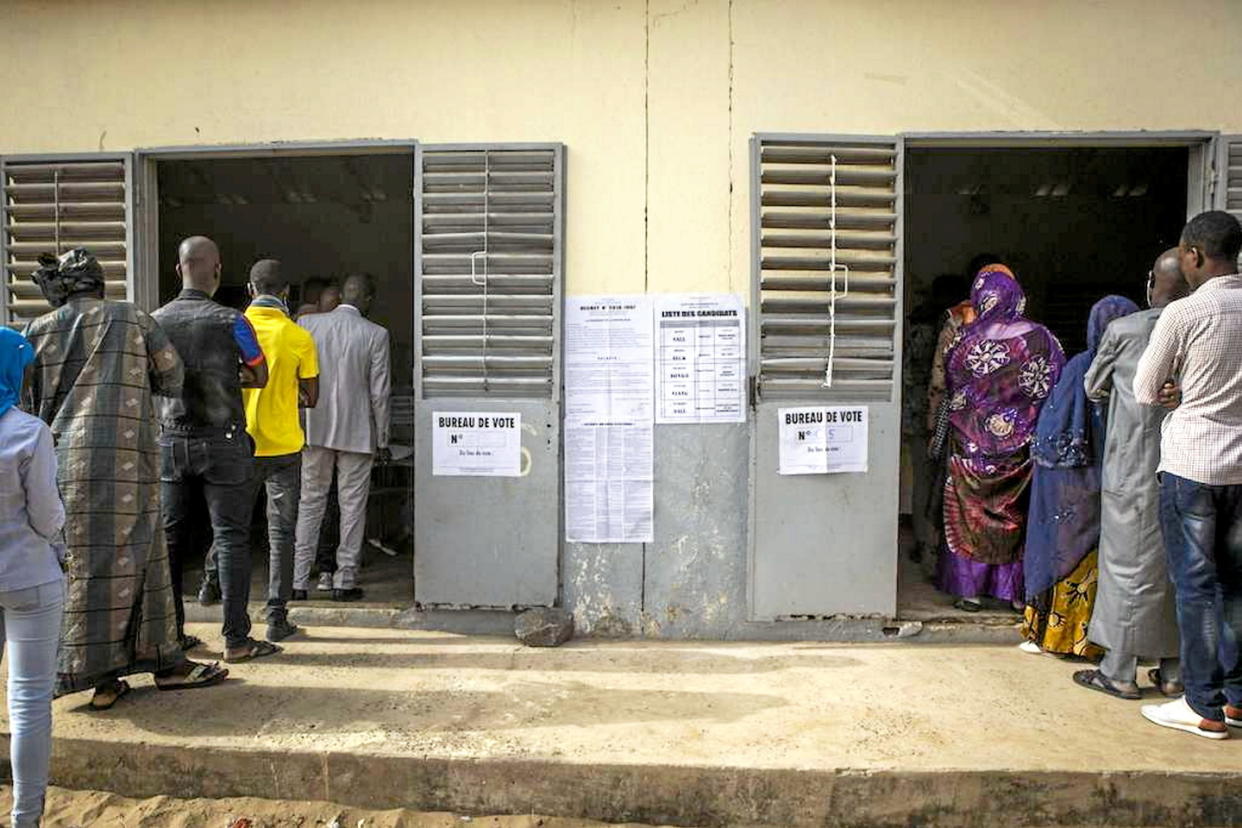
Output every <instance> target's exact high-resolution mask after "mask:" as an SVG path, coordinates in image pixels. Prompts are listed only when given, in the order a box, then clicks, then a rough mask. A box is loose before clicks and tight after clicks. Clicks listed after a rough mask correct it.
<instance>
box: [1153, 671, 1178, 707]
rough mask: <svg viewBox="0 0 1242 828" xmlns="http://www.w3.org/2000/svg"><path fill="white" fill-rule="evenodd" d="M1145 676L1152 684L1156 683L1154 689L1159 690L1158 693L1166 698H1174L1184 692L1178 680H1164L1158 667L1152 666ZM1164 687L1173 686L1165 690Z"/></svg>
mask: <svg viewBox="0 0 1242 828" xmlns="http://www.w3.org/2000/svg"><path fill="white" fill-rule="evenodd" d="M1147 678H1148V679H1149V680H1150V681H1151V683H1152V684H1154V685H1156V689H1157V690H1159V691H1160V695H1162V696H1164V697H1165V698H1166V699H1176V698H1177V697H1178V696H1180V695H1181V694H1182V693H1183V692H1184V690H1183V687H1182V683H1181V682H1178V681H1170V682H1166V681H1165V680H1164V675H1163V674H1162V673H1161V672H1160V668H1159V667H1153V668H1151V669H1150V670H1148V671H1147ZM1165 688H1173V689H1172V690H1167V689H1165Z"/></svg>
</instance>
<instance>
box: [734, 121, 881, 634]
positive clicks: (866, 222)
mask: <svg viewBox="0 0 1242 828" xmlns="http://www.w3.org/2000/svg"><path fill="white" fill-rule="evenodd" d="M751 156H752V157H751V164H752V181H751V187H752V192H751V200H752V208H753V209H752V246H753V254H752V255H753V260H752V301H751V337H750V340H751V347H750V358H751V375H752V389H753V399H752V404H753V406H754V416H753V420H752V439H751V452H752V463H751V468H752V478H751V481H752V484H751V508H750V602H751V603H750V609H751V616H752V617H753V618H755V619H756V620H772V619H784V618H796V617H806V616H826V615H836V614H860V615H871V614H882V615H892V614H893V613H894V612H895V609H896V589H897V509H898V466H899V456H900V442H901V436H900V419H901V418H900V410H901V399H900V390H899V380H900V377H901V371H900V365H901V360H900V347H901V346H900V336H899V333H900V324H899V319H900V318H901V317H900V307H901V244H900V225H901V179H902V176H901V170H902V152H901V141H900V139H897V138H869V137H850V136H844V137H832V136H780V135H760V136H756V137H755V138H754V139H753V140H752V145H751ZM834 159H835V160H834ZM834 219H835V220H834ZM833 262H835V263H836V268H835V278H834V269H833V266H832V265H833ZM834 287H835V294H836V296H835V301H834V299H833V293H834ZM830 362H831V371H829V370H828V369H829V363H830ZM855 403H856V404H865V405H866V406H867V407H868V416H869V439H868V471H866V472H865V473H844V474H820V475H797V476H782V475H781V474H779V444H778V437H779V429H778V412H779V410H780V409H781V408H783V407H789V406H801V405H838V404H855Z"/></svg>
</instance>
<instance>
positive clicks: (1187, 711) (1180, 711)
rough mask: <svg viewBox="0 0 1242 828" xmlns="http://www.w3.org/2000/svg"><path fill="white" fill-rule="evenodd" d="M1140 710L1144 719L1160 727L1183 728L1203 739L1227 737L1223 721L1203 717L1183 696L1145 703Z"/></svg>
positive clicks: (1227, 732)
mask: <svg viewBox="0 0 1242 828" xmlns="http://www.w3.org/2000/svg"><path fill="white" fill-rule="evenodd" d="M1142 712H1143V718H1144V719H1146V720H1147V721H1149V722H1151V723H1152V724H1157V725H1160V726H1161V727H1171V728H1173V729H1174V730H1184V731H1185V732H1187V733H1193V734H1195V735H1196V736H1202V737H1203V738H1205V739H1228V738H1229V728H1228V727H1227V726H1226V725H1225V723H1224V722H1214V721H1211V720H1210V719H1205V718H1203V717H1202V716H1200V715H1199V714H1198V713H1196V712H1195V711H1194V710H1192V709H1191V707H1190V705H1189V704H1187V703H1186V697H1185V696H1182V697H1181V698H1180V699H1174V700H1173V701H1171V702H1165V703H1164V704H1145V705H1143V711H1142Z"/></svg>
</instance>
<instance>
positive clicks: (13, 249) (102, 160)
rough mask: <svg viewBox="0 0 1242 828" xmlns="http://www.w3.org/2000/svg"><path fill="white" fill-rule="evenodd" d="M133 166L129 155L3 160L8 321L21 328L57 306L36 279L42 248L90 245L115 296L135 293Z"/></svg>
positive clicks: (1, 243) (1, 246)
mask: <svg viewBox="0 0 1242 828" xmlns="http://www.w3.org/2000/svg"><path fill="white" fill-rule="evenodd" d="M130 169H131V162H130V156H129V155H128V154H124V155H89V156H72V157H63V156H48V157H44V156H16V157H14V156H9V157H5V158H3V159H0V182H2V183H3V190H4V198H3V200H0V211H2V212H3V232H2V233H0V260H2V261H3V262H4V275H5V288H4V292H3V296H2V297H0V305H2V312H3V321H4V323H5V324H7V325H10V326H12V327H15V328H18V329H20V328H22V327H24V326H25V325H26V323H27V322H29V321H30V320H32V319H34V318H35V317H37V316H40V315H42V314H44V313H47V311H48V310H50V307H49V306H48V304H47V303H46V302H45V301H44V300H43V294H42V293H40V291H39V288H38V287H36V286H35V284H34V283H33V282H32V281H31V280H30V274H31V273H32V272H33V271H34V269H35V268H36V267H37V266H38V262H37V259H38V256H39V254H40V253H53V254H56V255H59V254H61V253H64V252H66V251H68V250H72V249H73V248H75V247H85V248H87V249H89V250H90V251H91V253H93V254H94V255H95V256H96V257H97V258H98V259H99V262H100V264H102V265H103V269H104V275H105V276H106V278H107V282H108V283H107V294H108V296H109V297H110V298H112V299H126V298H129V297H130V296H132V295H133V290H132V280H131V278H130V273H131V272H132V268H131V267H130V250H131V249H132V244H131V243H130V242H131V240H132V237H131V227H132V223H131V221H130V204H131V201H130V195H131V193H132V191H133V190H132V187H131V186H130Z"/></svg>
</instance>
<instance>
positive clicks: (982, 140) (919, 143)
mask: <svg viewBox="0 0 1242 828" xmlns="http://www.w3.org/2000/svg"><path fill="white" fill-rule="evenodd" d="M1220 138H1221V133H1220V132H1219V131H1217V130H1195V129H1186V130H1153V131H1142V130H1137V131H1136V130H1128V131H1127V130H1098V131H1086V132H1073V131H1039V130H1022V131H1013V132H1006V131H977V132H970V131H931V132H920V131H907V132H898V133H893V134H889V135H875V134H861V133H860V134H857V135H854V134H842V133H837V132H831V131H825V132H816V133H808V132H755V133H753V134H752V136H751V140H750V147H749V153H750V170H749V177H750V188H751V190H750V195H749V202H750V204H749V207H750V242H751V249H750V268H749V270H750V289H749V294H750V319H749V331H748V333H749V336H750V343H749V344H748V347H747V350H748V355H747V365H748V369H749V377H748V383H749V386H750V400H749V402H750V408H751V414H752V416H750V418H749V419H750V421H751V422H750V435H751V439H750V458H749V473H750V485H749V495H748V501H749V510H748V512H749V514H748V516H747V536H748V537H747V587H746V601H747V608H746V613H747V618H748V619H750V620H751V621H765V620H767V621H770V620H774V619H770V618H760V617H758V616H757V615H756V614H755V597H754V588H755V558H756V555H757V554H758V551H759V550H758V549H757V548H756V543H757V535H756V532H755V523H756V514H755V510H756V507H757V501H756V494H755V483H756V478H757V459H756V444H757V432H756V422H755V417H754V416H753V414H754V411H755V410H756V409H757V403H758V398H757V396H756V386H757V383H758V370H759V350H758V349H759V313H758V307H759V271H760V269H761V267H762V265H761V258H762V248H761V244H762V228H761V227H760V215H761V211H762V205H761V204H760V199H759V194H760V193H761V192H762V181H761V178H760V176H761V164H760V163H759V160H760V159H759V152H760V148H761V142H762V141H765V140H814V141H832V140H855V141H856V140H868V139H872V140H875V139H883V140H888V141H896V143H897V146H898V156H899V159H900V164H901V167H902V169H900V170H898V180H899V183H900V186H901V187H904V172H905V170H904V166H905V161H904V158H905V151H906V150H908V149H925V148H929V147H944V148H949V147H954V148H965V149H988V148H1013V149H1018V148H1032V149H1056V148H1065V147H1099V148H1122V147H1186V148H1187V149H1189V150H1190V159H1189V169H1188V173H1189V175H1188V180H1187V192H1186V212H1187V218H1190V217H1191V216H1193V215H1195V214H1197V213H1199V212H1202V211H1203V210H1210V209H1213V205H1214V204H1215V203H1216V193H1215V188H1216V179H1217V176H1216V175H1215V170H1216V166H1217V164H1219V163H1220V162H1219V158H1220V153H1221V149H1220V147H1221V145H1222V142H1221V140H1220ZM901 201H902V203H901V206H900V210H899V211H898V215H897V226H898V227H899V228H900V227H901V226H902V225H903V224H904V222H905V211H906V205H905V203H904V200H901ZM902 242H903V235H902V234H901V233H898V248H897V251H898V252H897V258H898V262H897V271H896V272H898V273H899V274H900V278H899V281H898V294H899V296H898V302H899V305H898V308H899V315H898V318H899V319H901V318H903V317H904V307H902V304H901V303H902V300H903V296H902V294H904V270H905V262H904V245H903V243H902ZM895 338H896V343H895V345H894V348H895V351H894V353H895V354H897V357H896V363H897V365H900V364H901V360H900V353H901V351H900V348H901V339H902V337H901V336H899V335H895ZM893 400H894V402H895V403H896V404H897V406H898V409H899V410H900V406H901V405H902V399H901V382H900V381H898V382H896V383H895V384H894V391H893ZM898 462H899V463H900V460H899V461H898ZM898 472H899V475H898V477H899V479H900V469H899V470H898ZM893 542H894V548H893V549H892V554H893V556H894V557H896V556H898V555H900V549H899V548H898V541H897V538H894V539H893ZM897 580H898V581H899V580H900V577H898V579H897ZM893 595H894V601H893V604H894V606H895V607H896V609H895V614H896V615H897V616H900V613H901V607H900V606H899V605H898V603H897V601H898V598H899V597H900V596H899V595H898V583H897V581H894V583H893ZM786 620H788V619H786ZM799 620H800V619H799ZM807 620H812V619H807Z"/></svg>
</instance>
